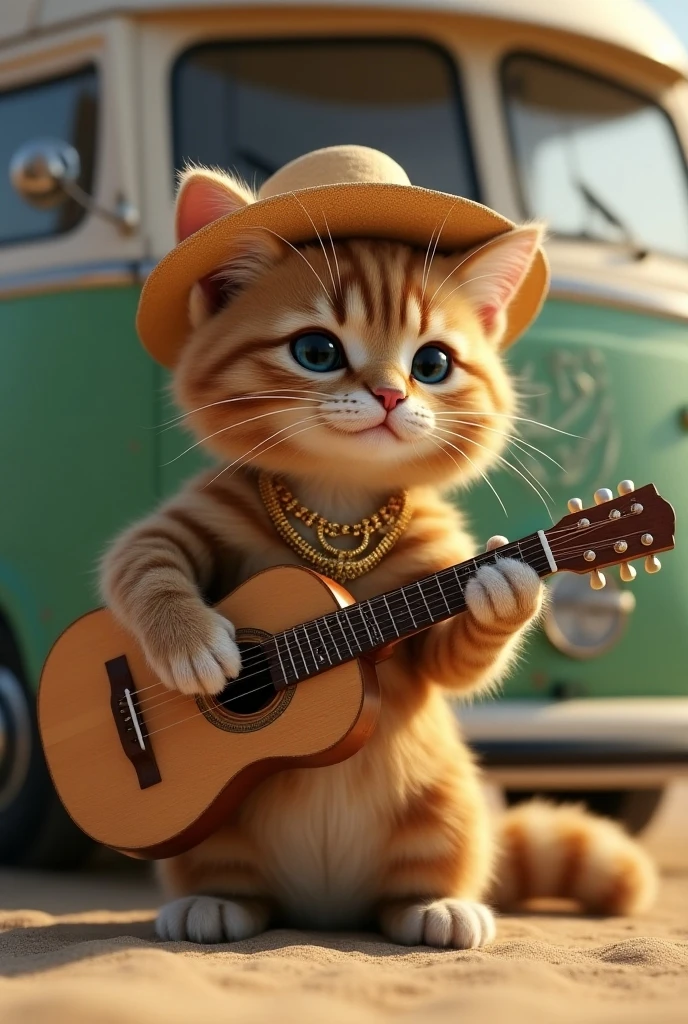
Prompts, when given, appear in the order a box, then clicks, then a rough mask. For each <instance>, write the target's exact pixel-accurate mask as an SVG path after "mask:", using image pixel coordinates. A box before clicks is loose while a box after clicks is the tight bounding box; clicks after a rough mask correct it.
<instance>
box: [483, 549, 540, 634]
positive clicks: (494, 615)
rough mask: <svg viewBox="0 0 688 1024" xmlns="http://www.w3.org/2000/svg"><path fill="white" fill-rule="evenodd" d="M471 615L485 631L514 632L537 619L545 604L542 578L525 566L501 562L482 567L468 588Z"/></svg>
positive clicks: (499, 560) (518, 563) (506, 561)
mask: <svg viewBox="0 0 688 1024" xmlns="http://www.w3.org/2000/svg"><path fill="white" fill-rule="evenodd" d="M465 593H466V605H467V607H468V610H469V612H470V613H471V615H472V616H473V618H474V619H476V621H477V622H479V623H480V625H481V626H484V627H486V628H488V629H489V628H491V627H492V628H495V629H498V630H499V631H500V632H506V633H509V632H515V631H516V630H518V629H520V628H521V627H522V626H525V625H526V623H528V622H530V620H531V619H532V618H533V617H534V616H535V615H537V613H538V612H539V610H540V604H541V602H542V583H541V581H540V577H539V576H538V574H537V573H536V572H535V570H534V569H531V567H530V566H529V565H526V564H525V562H519V561H517V560H516V559H514V558H499V559H497V561H496V562H495V564H494V565H483V566H481V567H480V568H479V569H478V571H477V572H476V574H475V576H473V577H472V578H471V579H470V580H469V582H468V583H467V584H466V591H465Z"/></svg>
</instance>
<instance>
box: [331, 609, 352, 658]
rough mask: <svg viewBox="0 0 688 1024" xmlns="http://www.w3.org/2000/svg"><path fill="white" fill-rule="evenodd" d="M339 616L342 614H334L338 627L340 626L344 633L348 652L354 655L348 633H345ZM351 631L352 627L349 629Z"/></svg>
mask: <svg viewBox="0 0 688 1024" xmlns="http://www.w3.org/2000/svg"><path fill="white" fill-rule="evenodd" d="M339 615H340V612H335V613H334V617H335V619H336V620H337V625H338V626H339V628H340V630H341V631H342V637H343V638H344V643H345V644H346V646H347V650H348V651H349V654H353V653H354V652H353V651H352V650H351V644H350V643H349V641H348V640H347V637H346V633H345V632H344V627H343V626H342V623H341V621H340V618H339ZM349 629H351V627H349ZM351 632H352V633H353V630H351ZM355 641H356V634H355V633H354V642H355Z"/></svg>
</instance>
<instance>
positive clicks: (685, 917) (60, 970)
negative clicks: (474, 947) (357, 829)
mask: <svg viewBox="0 0 688 1024" xmlns="http://www.w3.org/2000/svg"><path fill="white" fill-rule="evenodd" d="M156 899H157V896H156V892H155V889H154V888H153V887H152V886H151V885H150V883H149V882H148V879H147V876H146V874H145V869H138V866H136V867H135V868H134V869H132V868H129V869H127V870H124V871H122V870H121V869H120V871H119V872H114V873H113V872H112V869H108V871H104V870H103V869H101V871H100V873H98V872H94V873H91V874H88V875H82V876H78V877H69V876H48V875H36V874H25V875H23V874H20V873H18V872H6V873H0V907H2V908H4V909H3V910H2V911H1V912H0V1020H2V1021H3V1024H19V1022H21V1024H36V1022H41V1024H42V1022H43V1021H45V1022H49V1024H85V1022H89V1024H90V1022H92V1021H93V1022H96V1021H97V1022H99V1024H100V1022H102V1024H115V1022H116V1024H122V1022H126V1024H182V1022H183V1024H187V1022H195V1021H197V1020H198V1021H203V1024H214V1022H220V1021H222V1022H225V1021H231V1022H232V1024H235V1022H241V1024H243V1022H251V1024H253V1022H256V1024H257V1022H261V1024H262V1022H265V1021H272V1020H274V1021H276V1022H277V1021H279V1022H280V1024H282V1022H284V1024H292V1022H293V1024H304V1021H311V1020H312V1021H323V1022H326V1024H340V1022H341V1024H343V1022H345V1021H346V1022H350V1021H355V1022H356V1024H359V1022H360V1024H378V1022H386V1021H394V1022H395V1024H396V1022H402V1024H406V1022H419V1024H420V1022H425V1021H430V1022H431V1024H444V1022H445V1021H446V1022H449V1021H452V1022H454V1021H461V1024H474V1022H476V1024H477V1022H480V1024H485V1022H488V1021H489V1022H495V1024H497V1022H500V1021H502V1020H504V1021H508V1022H509V1024H520V1022H527V1024H533V1022H539V1021H543V1022H545V1021H546V1022H554V1021H556V1022H557V1024H560V1022H561V1024H568V1022H571V1024H573V1022H576V1024H579V1022H584V1024H597V1022H600V1024H601V1022H603V1021H604V1022H605V1024H617V1022H619V1024H621V1022H622V1021H623V1022H624V1024H640V1022H643V1024H645V1022H652V1024H679V1022H680V1024H685V1021H686V1020H687V1019H688V1018H687V1016H686V1014H687V1010H686V1007H688V874H686V873H682V872H673V873H671V874H670V875H668V876H666V877H665V879H664V883H663V887H662V895H661V901H660V904H659V906H658V907H657V908H656V910H654V911H653V912H652V913H651V914H650V915H648V916H647V917H645V918H640V919H637V920H622V919H611V920H606V921H599V920H594V919H589V918H588V919H586V918H580V917H578V918H577V917H571V916H566V915H546V914H529V915H519V916H514V917H506V918H502V919H501V921H500V924H499V934H498V939H497V942H496V944H495V945H493V946H491V947H489V948H488V949H486V950H482V951H476V952H466V953H457V952H453V951H437V950H429V949H425V948H416V949H411V950H405V949H401V948H400V947H398V946H392V945H390V944H389V943H386V942H384V941H383V940H382V939H380V938H379V937H377V936H371V935H343V936H333V935H323V934H310V933H309V934H306V933H302V932H294V931H272V932H268V933H267V934H266V935H264V936H261V937H260V938H258V939H254V940H251V941H249V942H241V943H237V944H236V945H234V946H229V945H222V946H194V945H192V944H190V943H158V942H156V940H155V938H154V935H153V929H152V917H153V908H154V907H155V903H156ZM25 908H29V909H25Z"/></svg>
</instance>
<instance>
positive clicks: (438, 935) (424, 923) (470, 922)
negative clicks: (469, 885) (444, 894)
mask: <svg viewBox="0 0 688 1024" xmlns="http://www.w3.org/2000/svg"><path fill="white" fill-rule="evenodd" d="M380 924H381V927H382V931H383V932H384V934H385V935H386V936H387V937H388V938H389V939H391V940H392V942H398V943H399V944H400V945H402V946H421V945H425V946H437V947H439V948H441V949H477V948H478V947H479V946H486V945H487V944H488V943H490V942H492V941H493V940H494V937H495V933H496V928H495V921H494V916H493V914H492V911H491V910H490V909H489V907H486V906H484V905H483V904H482V903H474V902H472V901H471V900H458V899H439V900H433V901H432V902H431V903H427V902H412V901H409V902H406V903H402V904H396V905H391V906H389V907H387V908H385V909H384V910H383V911H382V914H381V916H380Z"/></svg>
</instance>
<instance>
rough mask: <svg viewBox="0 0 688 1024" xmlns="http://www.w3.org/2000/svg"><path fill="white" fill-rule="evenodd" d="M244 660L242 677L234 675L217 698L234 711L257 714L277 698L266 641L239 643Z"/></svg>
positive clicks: (242, 659) (230, 711) (230, 710)
mask: <svg viewBox="0 0 688 1024" xmlns="http://www.w3.org/2000/svg"><path fill="white" fill-rule="evenodd" d="M239 650H240V651H241V664H242V666H243V668H242V670H241V675H240V676H239V678H238V679H230V680H228V682H227V686H226V687H225V688H224V690H223V691H222V693H219V694H218V695H217V697H216V698H215V700H216V701H217V703H218V704H220V705H222V707H223V708H225V710H227V711H229V713H230V714H232V715H255V714H257V712H259V711H262V710H263V709H264V708H267V707H269V706H270V704H272V703H273V702H274V700H275V697H276V693H275V688H274V686H273V685H272V678H271V676H270V665H269V664H268V659H267V658H266V656H265V654H264V652H263V646H262V644H254V643H239Z"/></svg>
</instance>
